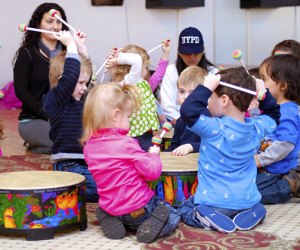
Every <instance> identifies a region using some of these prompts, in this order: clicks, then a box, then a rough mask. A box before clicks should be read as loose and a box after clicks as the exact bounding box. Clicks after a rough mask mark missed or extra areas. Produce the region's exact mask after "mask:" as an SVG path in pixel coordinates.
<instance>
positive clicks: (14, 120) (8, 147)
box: [0, 109, 29, 156]
mask: <svg viewBox="0 0 300 250" xmlns="http://www.w3.org/2000/svg"><path fill="white" fill-rule="evenodd" d="M19 113H20V110H19V109H16V110H0V119H1V121H2V122H3V124H4V131H3V132H4V137H5V139H4V140H3V141H1V148H2V152H3V155H4V156H11V155H25V154H29V152H27V151H26V148H25V147H24V146H23V143H24V141H23V140H22V138H21V137H20V135H19V133H18V115H19Z"/></svg>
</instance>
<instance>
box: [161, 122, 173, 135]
mask: <svg viewBox="0 0 300 250" xmlns="http://www.w3.org/2000/svg"><path fill="white" fill-rule="evenodd" d="M172 128H173V125H172V123H171V122H164V124H163V127H162V129H163V131H162V132H161V134H160V138H163V137H164V135H165V133H167V132H169V131H171V129H172Z"/></svg>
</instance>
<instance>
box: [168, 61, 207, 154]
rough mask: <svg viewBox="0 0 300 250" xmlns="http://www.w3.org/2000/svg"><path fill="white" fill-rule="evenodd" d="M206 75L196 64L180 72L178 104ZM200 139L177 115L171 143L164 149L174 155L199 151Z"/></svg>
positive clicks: (180, 103)
mask: <svg viewBox="0 0 300 250" xmlns="http://www.w3.org/2000/svg"><path fill="white" fill-rule="evenodd" d="M206 75H207V73H206V71H205V70H204V69H202V68H200V67H198V66H190V67H188V68H186V69H185V70H183V71H182V72H181V74H180V76H179V78H178V83H177V90H178V91H177V99H178V104H179V105H180V106H181V105H182V103H183V102H184V101H185V99H186V98H187V97H188V96H189V95H190V94H191V93H192V91H193V90H194V89H195V87H196V86H197V85H198V84H202V83H203V80H204V77H205V76H206ZM200 140H201V139H200V137H199V135H197V134H195V133H193V132H191V131H189V130H187V128H186V124H185V123H184V122H183V120H182V118H181V117H179V118H178V119H177V121H176V124H175V128H174V135H173V137H172V142H171V145H170V147H168V148H167V149H166V150H165V151H166V152H170V151H172V153H171V154H172V155H175V156H182V155H187V154H189V153H195V152H199V146H200Z"/></svg>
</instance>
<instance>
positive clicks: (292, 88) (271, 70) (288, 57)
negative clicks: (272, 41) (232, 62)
mask: <svg viewBox="0 0 300 250" xmlns="http://www.w3.org/2000/svg"><path fill="white" fill-rule="evenodd" d="M261 67H265V70H266V74H267V75H268V76H269V77H270V78H271V79H272V80H273V81H274V82H276V84H287V88H286V91H285V93H284V97H285V98H286V99H288V100H290V101H294V102H297V103H298V104H300V61H299V59H298V58H297V57H295V56H293V55H292V54H282V55H274V56H270V57H268V58H266V59H265V60H264V61H263V62H262V63H261V65H260V68H261Z"/></svg>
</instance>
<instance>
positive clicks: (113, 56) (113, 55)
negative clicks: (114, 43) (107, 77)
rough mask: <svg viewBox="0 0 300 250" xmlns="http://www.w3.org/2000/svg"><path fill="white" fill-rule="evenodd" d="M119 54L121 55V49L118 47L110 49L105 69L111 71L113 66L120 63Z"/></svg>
mask: <svg viewBox="0 0 300 250" xmlns="http://www.w3.org/2000/svg"><path fill="white" fill-rule="evenodd" d="M118 55H119V51H118V49H117V48H113V49H111V50H110V51H109V53H108V57H107V59H106V63H105V71H109V70H110V69H111V68H113V67H115V66H116V65H118Z"/></svg>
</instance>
